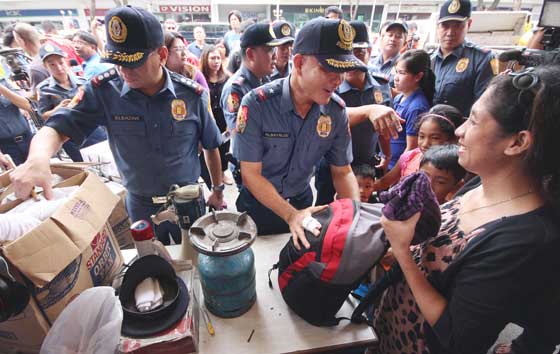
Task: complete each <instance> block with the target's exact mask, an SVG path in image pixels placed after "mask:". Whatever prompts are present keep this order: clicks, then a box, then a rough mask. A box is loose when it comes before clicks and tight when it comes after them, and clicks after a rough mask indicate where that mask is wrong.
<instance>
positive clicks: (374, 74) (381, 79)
mask: <svg viewBox="0 0 560 354" xmlns="http://www.w3.org/2000/svg"><path fill="white" fill-rule="evenodd" d="M369 74H370V75H371V77H373V79H374V80H375V81H377V82H378V83H379V84H380V85H387V84H388V83H389V78H388V77H387V76H385V75H383V74H382V73H378V72H375V71H370V72H369Z"/></svg>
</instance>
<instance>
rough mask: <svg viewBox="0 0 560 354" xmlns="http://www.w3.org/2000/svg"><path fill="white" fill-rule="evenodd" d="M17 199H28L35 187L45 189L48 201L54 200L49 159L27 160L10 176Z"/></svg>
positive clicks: (44, 193) (44, 192)
mask: <svg viewBox="0 0 560 354" xmlns="http://www.w3.org/2000/svg"><path fill="white" fill-rule="evenodd" d="M10 179H11V180H12V184H13V186H14V189H15V193H16V197H17V198H19V199H27V198H29V196H30V195H31V192H32V191H33V188H34V187H35V186H38V187H42V188H43V195H44V196H45V198H46V199H49V200H50V199H52V197H53V190H52V186H51V179H52V175H51V167H50V165H49V160H48V159H37V160H29V159H28V160H27V161H25V162H24V163H23V164H21V165H19V166H18V167H16V169H15V170H14V172H12V173H11V174H10Z"/></svg>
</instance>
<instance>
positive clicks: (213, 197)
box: [206, 191, 224, 210]
mask: <svg viewBox="0 0 560 354" xmlns="http://www.w3.org/2000/svg"><path fill="white" fill-rule="evenodd" d="M206 204H208V205H209V206H211V207H212V208H214V209H216V210H222V209H223V207H224V192H218V191H213V192H212V193H211V194H210V196H209V197H208V201H207V202H206Z"/></svg>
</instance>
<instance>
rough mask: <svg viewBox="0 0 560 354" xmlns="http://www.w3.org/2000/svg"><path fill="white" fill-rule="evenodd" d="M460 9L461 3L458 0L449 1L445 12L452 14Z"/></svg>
mask: <svg viewBox="0 0 560 354" xmlns="http://www.w3.org/2000/svg"><path fill="white" fill-rule="evenodd" d="M460 9H461V2H460V1H459V0H453V1H451V4H449V6H448V7H447V12H449V13H450V14H454V13H456V12H457V11H459V10H460Z"/></svg>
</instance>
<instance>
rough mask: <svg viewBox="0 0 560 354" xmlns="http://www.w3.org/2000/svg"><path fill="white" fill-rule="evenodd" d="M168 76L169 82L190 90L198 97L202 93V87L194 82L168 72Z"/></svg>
mask: <svg viewBox="0 0 560 354" xmlns="http://www.w3.org/2000/svg"><path fill="white" fill-rule="evenodd" d="M169 76H170V77H171V80H173V81H174V82H177V83H179V84H181V85H183V86H185V87H188V88H190V89H191V90H193V91H194V92H195V93H196V94H197V95H199V96H200V95H202V92H204V87H202V85H200V84H199V83H198V82H196V81H194V80H191V79H189V78H186V77H184V76H183V75H179V74H177V73H174V72H171V71H170V72H169Z"/></svg>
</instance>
